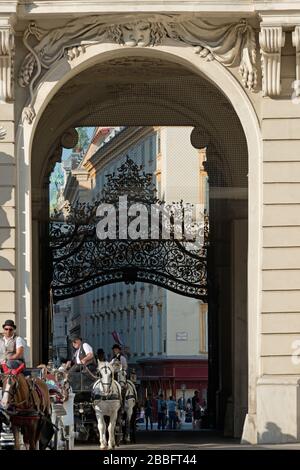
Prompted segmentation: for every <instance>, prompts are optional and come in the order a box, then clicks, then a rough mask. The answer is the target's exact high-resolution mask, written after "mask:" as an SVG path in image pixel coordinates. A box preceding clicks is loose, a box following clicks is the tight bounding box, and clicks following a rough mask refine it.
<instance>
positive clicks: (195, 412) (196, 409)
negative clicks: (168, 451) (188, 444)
mask: <svg viewBox="0 0 300 470" xmlns="http://www.w3.org/2000/svg"><path fill="white" fill-rule="evenodd" d="M199 406H200V399H199V392H198V390H195V391H194V396H193V398H192V410H193V429H195V428H196V424H197V423H196V422H197V421H198V420H199V419H200V418H199V417H198V416H199Z"/></svg>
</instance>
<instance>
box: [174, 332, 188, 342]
mask: <svg viewBox="0 0 300 470" xmlns="http://www.w3.org/2000/svg"><path fill="white" fill-rule="evenodd" d="M187 340H188V334H187V332H186V331H177V332H176V341H187Z"/></svg>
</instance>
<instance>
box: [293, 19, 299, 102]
mask: <svg viewBox="0 0 300 470" xmlns="http://www.w3.org/2000/svg"><path fill="white" fill-rule="evenodd" d="M292 41H293V46H294V47H295V48H296V80H295V82H294V91H295V95H296V97H299V96H300V26H296V27H295V31H294V32H293V33H292Z"/></svg>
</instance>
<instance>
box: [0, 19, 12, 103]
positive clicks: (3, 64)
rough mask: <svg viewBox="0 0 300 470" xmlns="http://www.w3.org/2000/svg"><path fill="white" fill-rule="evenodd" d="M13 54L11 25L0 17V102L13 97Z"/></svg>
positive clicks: (5, 101) (7, 100)
mask: <svg viewBox="0 0 300 470" xmlns="http://www.w3.org/2000/svg"><path fill="white" fill-rule="evenodd" d="M13 54H14V36H13V34H12V30H11V26H10V25H9V24H7V21H6V20H5V21H4V22H3V23H2V22H1V19H0V77H1V79H0V103H7V102H9V101H11V100H12V99H13V89H12V68H13Z"/></svg>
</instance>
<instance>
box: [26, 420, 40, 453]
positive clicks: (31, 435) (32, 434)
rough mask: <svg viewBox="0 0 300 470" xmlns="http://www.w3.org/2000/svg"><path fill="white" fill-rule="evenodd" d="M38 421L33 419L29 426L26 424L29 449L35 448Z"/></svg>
mask: <svg viewBox="0 0 300 470" xmlns="http://www.w3.org/2000/svg"><path fill="white" fill-rule="evenodd" d="M38 425H39V423H38V421H35V422H34V423H33V424H31V426H28V433H27V439H28V443H29V450H36V449H37V443H38V434H39V432H38Z"/></svg>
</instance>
